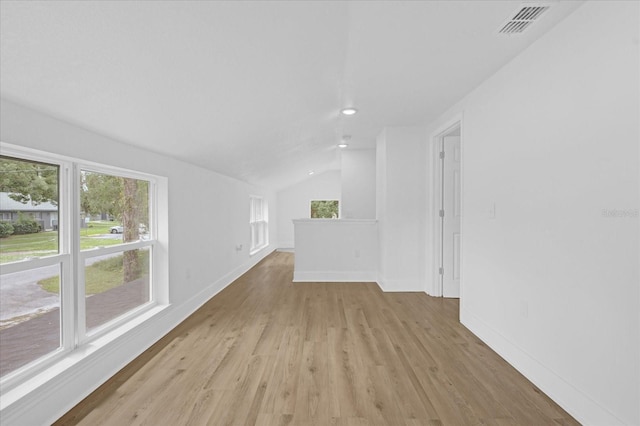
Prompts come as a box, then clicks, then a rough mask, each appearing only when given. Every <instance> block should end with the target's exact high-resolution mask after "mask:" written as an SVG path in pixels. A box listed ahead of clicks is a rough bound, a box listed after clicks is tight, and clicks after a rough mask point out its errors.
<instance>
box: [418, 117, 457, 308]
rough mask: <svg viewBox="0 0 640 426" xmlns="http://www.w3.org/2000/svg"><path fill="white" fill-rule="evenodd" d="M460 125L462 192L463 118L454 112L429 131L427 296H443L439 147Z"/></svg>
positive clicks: (440, 164) (440, 163)
mask: <svg viewBox="0 0 640 426" xmlns="http://www.w3.org/2000/svg"><path fill="white" fill-rule="evenodd" d="M458 128H459V129H460V190H461V193H462V194H464V120H463V114H462V113H460V114H457V115H455V116H454V117H453V118H451V119H450V120H448V121H446V122H445V123H444V124H442V125H441V126H439V127H437V129H436V130H435V131H434V132H433V133H432V134H431V138H430V143H429V145H430V146H429V150H428V152H429V156H430V161H429V163H430V165H431V176H430V180H431V185H430V190H431V196H430V197H429V198H430V203H429V204H430V207H431V208H430V215H431V227H430V231H431V232H430V235H429V236H428V238H427V241H429V240H431V260H430V261H428V262H426V264H427V265H428V267H429V270H427V274H426V276H427V277H431V280H430V284H431V285H430V287H429V285H428V286H427V289H426V290H427V293H428V294H429V295H430V296H435V297H442V296H443V288H442V285H443V282H442V275H440V265H442V232H443V229H442V220H441V218H440V206H441V200H442V162H441V161H440V149H441V146H442V143H443V139H444V137H445V136H447V135H448V134H450V133H451V132H452V131H454V130H456V129H458ZM463 217H464V197H462V196H461V197H460V219H461V220H460V303H461V304H462V296H463V288H464V284H463V283H464V274H463V265H464V259H463V250H462V248H463V247H464V229H463V228H464V221H463V220H462V218H463Z"/></svg>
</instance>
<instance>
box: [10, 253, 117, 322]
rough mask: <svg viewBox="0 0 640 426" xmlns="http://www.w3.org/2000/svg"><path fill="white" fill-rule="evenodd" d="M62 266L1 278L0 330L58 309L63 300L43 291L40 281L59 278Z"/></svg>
mask: <svg viewBox="0 0 640 426" xmlns="http://www.w3.org/2000/svg"><path fill="white" fill-rule="evenodd" d="M118 255H120V253H115V254H110V255H105V256H96V257H93V258H91V259H88V260H87V265H91V264H93V263H95V262H98V261H100V260H103V259H108V258H110V257H114V256H118ZM59 269H60V268H59V266H56V265H52V266H47V267H44V268H38V269H32V270H30V271H25V272H17V273H14V274H8V275H3V276H2V278H0V327H1V326H3V325H7V322H8V321H9V320H10V319H12V318H16V317H24V316H26V318H28V316H30V315H33V314H37V313H42V312H47V311H49V310H51V309H54V308H56V307H59V305H60V298H59V296H58V295H56V294H52V293H49V292H47V291H44V290H42V288H40V286H39V285H38V281H40V280H43V279H45V278H49V277H54V276H56V275H59V273H60V271H59Z"/></svg>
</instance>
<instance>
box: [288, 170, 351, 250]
mask: <svg viewBox="0 0 640 426" xmlns="http://www.w3.org/2000/svg"><path fill="white" fill-rule="evenodd" d="M340 185H341V184H340V171H339V170H331V171H328V172H325V173H322V174H318V175H314V176H311V177H309V178H308V179H305V180H304V181H302V182H300V183H297V184H295V185H292V186H290V187H288V188H285V189H282V190H280V191H279V192H278V193H277V211H278V247H279V248H293V247H294V245H295V244H294V238H293V222H292V220H293V219H303V218H309V217H310V208H311V204H310V202H311V200H341V192H340ZM341 203H342V202H341Z"/></svg>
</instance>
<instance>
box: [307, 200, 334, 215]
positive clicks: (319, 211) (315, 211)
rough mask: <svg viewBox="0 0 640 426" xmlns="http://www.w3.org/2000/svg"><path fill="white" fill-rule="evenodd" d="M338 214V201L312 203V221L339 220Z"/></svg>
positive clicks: (316, 201) (314, 201)
mask: <svg viewBox="0 0 640 426" xmlns="http://www.w3.org/2000/svg"><path fill="white" fill-rule="evenodd" d="M338 212H339V209H338V200H313V201H311V214H310V217H311V219H337V218H338Z"/></svg>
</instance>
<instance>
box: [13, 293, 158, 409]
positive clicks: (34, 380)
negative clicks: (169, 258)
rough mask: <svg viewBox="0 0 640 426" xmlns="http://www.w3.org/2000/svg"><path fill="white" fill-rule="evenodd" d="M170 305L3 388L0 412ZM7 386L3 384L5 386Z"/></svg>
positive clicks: (128, 323) (146, 312)
mask: <svg viewBox="0 0 640 426" xmlns="http://www.w3.org/2000/svg"><path fill="white" fill-rule="evenodd" d="M169 306H170V305H156V306H153V307H151V308H150V309H148V310H146V311H145V312H143V313H141V314H140V315H138V316H136V317H135V318H133V319H131V320H130V321H127V322H126V323H124V324H122V325H121V326H119V327H117V328H115V329H114V330H112V331H109V332H107V333H105V334H104V335H103V336H100V337H99V338H97V339H95V340H92V341H90V342H88V343H86V344H84V345H81V346H79V347H78V348H76V349H74V350H73V351H71V352H69V353H68V354H67V355H66V356H63V357H62V359H60V360H59V361H57V362H55V363H54V364H52V365H50V366H48V367H46V368H45V369H44V370H42V371H41V372H39V373H37V374H36V375H34V376H33V377H31V378H28V379H26V380H25V381H24V382H22V383H20V384H18V385H16V386H15V387H14V388H12V389H10V390H9V391H7V392H4V389H2V398H1V399H0V412H2V411H3V410H4V409H5V408H7V407H9V406H11V405H12V404H14V403H16V402H18V401H20V400H21V399H22V398H24V397H26V396H27V395H28V394H29V393H31V392H32V391H33V390H34V389H37V388H39V387H40V386H42V385H44V384H46V383H47V382H49V381H51V380H52V379H54V378H55V377H56V376H58V375H60V374H62V373H64V372H65V371H67V370H69V369H71V368H73V367H75V366H77V365H78V364H80V363H81V362H82V361H83V360H85V359H87V358H89V357H90V356H91V355H93V354H95V353H96V352H98V351H100V350H104V349H106V348H107V347H108V346H109V344H111V343H112V342H114V341H115V340H117V339H118V338H120V337H122V336H124V335H126V334H127V333H129V332H130V331H131V330H133V329H135V328H136V327H138V326H140V325H141V324H143V323H145V322H146V321H148V320H150V319H151V318H153V317H155V316H157V315H159V314H160V313H161V312H163V311H164V310H165V309H167V308H168V307H169ZM4 387H6V386H3V388H4Z"/></svg>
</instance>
